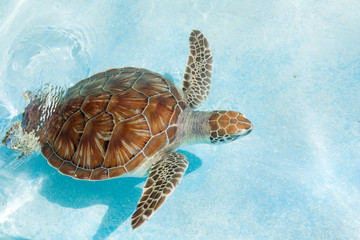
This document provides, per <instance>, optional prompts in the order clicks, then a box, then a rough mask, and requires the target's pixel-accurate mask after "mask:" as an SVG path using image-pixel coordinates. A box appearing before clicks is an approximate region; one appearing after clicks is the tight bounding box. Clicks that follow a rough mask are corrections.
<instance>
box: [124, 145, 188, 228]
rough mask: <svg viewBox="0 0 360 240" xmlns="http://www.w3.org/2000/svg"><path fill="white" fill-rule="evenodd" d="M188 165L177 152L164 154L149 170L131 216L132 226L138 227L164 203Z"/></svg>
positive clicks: (183, 157) (184, 158)
mask: <svg viewBox="0 0 360 240" xmlns="http://www.w3.org/2000/svg"><path fill="white" fill-rule="evenodd" d="M187 167H188V160H187V159H186V157H185V156H184V155H183V154H181V153H179V152H170V153H167V154H164V155H163V156H162V157H161V159H160V161H158V162H156V163H155V164H154V165H153V166H152V167H151V170H150V174H149V176H148V179H147V180H146V183H145V186H144V189H143V193H142V196H141V198H140V200H139V203H138V205H137V207H136V211H135V212H134V213H133V214H132V216H131V225H132V228H133V229H135V228H138V227H139V226H140V225H141V224H143V223H144V222H145V221H146V220H147V219H149V218H150V216H151V215H153V214H154V213H155V211H156V210H157V209H158V208H159V207H160V206H161V204H163V203H164V201H165V199H166V198H167V197H168V196H169V195H170V194H171V193H172V192H173V191H174V189H175V188H176V187H177V185H179V183H180V180H181V178H182V176H183V175H184V173H185V171H186V169H187Z"/></svg>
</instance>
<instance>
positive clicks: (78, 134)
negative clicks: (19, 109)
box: [41, 68, 183, 180]
mask: <svg viewBox="0 0 360 240" xmlns="http://www.w3.org/2000/svg"><path fill="white" fill-rule="evenodd" d="M181 103H182V99H181V95H180V94H179V92H178V90H177V89H176V87H175V85H174V84H173V83H172V82H171V81H170V80H168V79H166V78H165V77H163V76H161V75H159V74H156V73H152V72H151V71H149V70H146V69H138V68H120V69H110V70H108V71H106V72H103V73H98V74H95V75H93V76H91V77H90V78H87V79H84V80H82V81H80V82H79V83H78V84H76V85H75V86H73V87H71V88H70V89H69V90H68V92H67V93H66V95H65V97H64V99H63V101H62V102H61V103H60V105H59V106H60V107H59V109H58V110H57V113H56V114H54V115H53V116H52V121H50V122H49V123H48V127H47V131H46V133H45V141H44V142H45V143H44V144H43V146H42V149H41V151H42V153H43V155H44V156H45V157H46V158H47V159H48V162H49V163H50V164H51V165H52V166H53V167H55V168H57V169H59V171H60V172H61V173H63V174H66V175H71V176H73V177H74V178H78V179H86V180H102V179H107V178H112V177H117V176H120V175H122V174H125V173H127V172H130V171H132V170H134V169H136V168H137V167H139V166H140V165H141V164H143V163H144V162H145V161H146V160H147V159H148V158H149V157H151V156H152V155H154V154H155V153H156V152H157V151H159V150H161V149H162V148H163V147H165V146H166V145H167V144H169V143H171V142H172V141H173V139H174V136H175V132H176V129H177V127H176V120H177V119H178V115H179V114H180V113H181V111H182V110H183V109H182V108H180V107H179V106H180V105H181ZM175 108H176V110H175ZM170 126H171V127H170ZM169 127H170V128H169ZM170 129H171V130H170Z"/></svg>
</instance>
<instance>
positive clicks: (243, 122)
mask: <svg viewBox="0 0 360 240" xmlns="http://www.w3.org/2000/svg"><path fill="white" fill-rule="evenodd" d="M237 120H238V122H237V123H236V126H237V131H236V132H235V135H240V136H246V135H248V134H249V133H251V131H252V128H253V125H252V123H251V122H250V121H249V120H248V119H247V118H246V117H245V115H244V114H242V113H239V115H238V116H237Z"/></svg>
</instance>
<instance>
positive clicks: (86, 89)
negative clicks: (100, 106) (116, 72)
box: [80, 73, 108, 96]
mask: <svg viewBox="0 0 360 240" xmlns="http://www.w3.org/2000/svg"><path fill="white" fill-rule="evenodd" d="M103 75H104V73H101V76H102V77H100V78H93V77H91V78H90V80H89V81H88V82H86V83H85V84H84V86H83V88H82V89H81V91H80V95H82V96H89V95H91V94H96V93H99V92H101V91H102V88H103V86H104V85H105V83H106V81H107V80H108V77H106V76H103Z"/></svg>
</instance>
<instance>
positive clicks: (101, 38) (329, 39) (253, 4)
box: [0, 0, 360, 240]
mask: <svg viewBox="0 0 360 240" xmlns="http://www.w3.org/2000/svg"><path fill="white" fill-rule="evenodd" d="M359 12H360V2H359V1H358V0H349V1H330V0H328V1H326V0H324V1H315V0H313V1H311V0H308V1H306V0H297V1H287V0H281V1H263V0H262V1H260V0H255V1H242V0H241V1H224V0H214V1H209V0H198V1H188V0H185V1H183V0H181V1H180V0H177V1H160V0H153V1H132V3H130V1H56V3H55V2H53V1H26V0H20V1H2V2H1V3H0V36H1V38H0V52H1V54H0V56H1V57H0V88H1V91H0V135H1V136H2V135H3V134H4V133H5V131H6V129H7V128H8V127H10V126H11V124H12V122H14V121H15V120H16V119H18V117H19V116H18V114H19V113H21V112H22V111H23V109H24V107H25V106H26V102H25V101H24V100H23V98H22V94H23V92H25V91H26V90H35V89H37V88H39V87H41V86H43V85H45V84H46V83H50V84H53V85H59V86H62V87H69V86H71V85H72V84H75V83H76V82H77V81H79V80H80V79H82V78H85V77H87V76H89V75H91V74H94V73H97V72H100V71H104V70H106V69H109V68H114V67H123V66H137V67H144V68H148V69H151V70H153V71H156V72H159V73H161V74H165V75H166V76H168V77H170V78H171V79H172V80H173V81H174V82H175V83H176V84H177V85H178V86H181V80H182V74H183V71H184V69H185V64H186V60H187V55H188V36H189V33H190V32H191V31H192V30H193V29H199V30H201V31H202V32H203V33H204V34H205V35H206V37H207V38H208V40H209V43H210V47H211V49H212V52H213V57H214V72H213V82H212V83H213V84H212V89H211V93H210V95H209V98H208V100H207V101H206V103H205V104H204V105H202V106H201V107H200V110H214V109H226V110H227V109H232V110H238V111H240V112H243V113H245V114H246V116H247V117H248V118H249V119H250V120H251V121H252V122H253V123H254V130H253V132H252V133H251V134H249V135H248V136H246V137H244V138H241V139H240V140H238V141H235V142H233V143H229V144H226V145H218V146H212V145H193V146H187V147H183V148H182V150H183V153H184V154H185V155H186V156H187V157H188V158H189V160H190V168H189V170H188V172H187V174H186V176H185V177H184V179H183V181H182V182H181V184H180V185H179V187H178V188H177V189H176V191H175V192H174V193H173V194H172V195H171V196H170V198H169V199H168V200H167V201H166V202H165V204H164V205H163V206H162V207H161V208H160V209H159V211H158V212H157V213H156V214H155V215H154V216H153V217H152V218H151V219H150V220H149V221H148V222H146V223H145V224H144V225H143V226H141V227H140V228H139V229H138V230H136V231H132V230H131V229H130V219H129V217H130V215H131V213H132V212H133V210H134V208H135V206H136V203H137V201H138V199H139V197H140V195H141V191H142V190H141V188H142V186H143V183H144V181H145V179H142V178H139V179H136V178H128V179H114V180H109V181H103V182H83V181H77V180H73V179H71V178H69V177H66V176H63V175H60V174H59V173H58V172H57V171H56V170H55V169H53V168H52V167H50V166H49V165H48V164H47V163H46V160H45V159H44V158H43V157H42V156H41V154H40V153H35V154H33V155H32V156H31V157H28V158H26V159H24V160H21V161H17V160H15V159H16V156H17V155H16V153H14V152H13V151H11V150H8V149H6V148H5V147H3V146H1V147H0V238H6V239H326V240H328V239H346V240H348V239H360V218H359V216H360V114H359V110H360V44H359V43H360V14H359Z"/></svg>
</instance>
